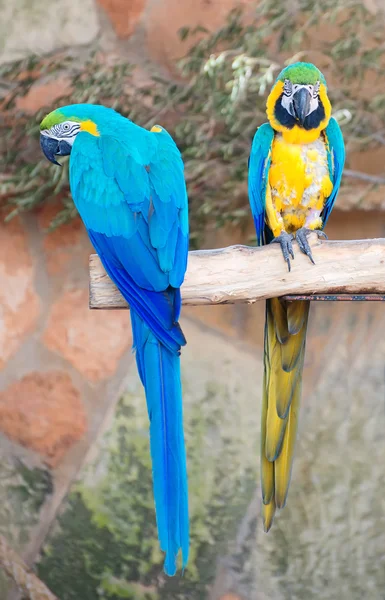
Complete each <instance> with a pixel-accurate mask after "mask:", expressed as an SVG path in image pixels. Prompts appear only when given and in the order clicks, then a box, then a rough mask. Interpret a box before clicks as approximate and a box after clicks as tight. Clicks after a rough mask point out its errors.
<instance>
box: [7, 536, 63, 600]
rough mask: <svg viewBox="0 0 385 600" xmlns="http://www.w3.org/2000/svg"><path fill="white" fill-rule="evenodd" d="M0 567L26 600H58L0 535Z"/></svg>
mask: <svg viewBox="0 0 385 600" xmlns="http://www.w3.org/2000/svg"><path fill="white" fill-rule="evenodd" d="M0 565H1V566H2V567H3V569H4V571H5V572H6V574H7V575H8V577H11V579H13V581H14V582H15V584H16V585H17V587H18V588H19V590H20V591H21V592H23V593H24V594H25V595H26V597H27V598H28V600H59V599H58V597H57V596H55V595H54V594H53V593H52V592H51V591H50V590H49V589H48V588H47V586H46V585H45V584H44V583H43V582H42V581H40V579H39V578H38V577H37V576H36V575H35V573H33V572H32V571H31V569H29V568H28V567H27V565H26V564H25V563H24V561H23V560H22V558H21V557H20V556H19V555H18V554H17V553H16V552H15V551H14V550H12V548H10V546H9V545H8V543H7V541H6V540H5V538H4V537H3V536H2V535H0Z"/></svg>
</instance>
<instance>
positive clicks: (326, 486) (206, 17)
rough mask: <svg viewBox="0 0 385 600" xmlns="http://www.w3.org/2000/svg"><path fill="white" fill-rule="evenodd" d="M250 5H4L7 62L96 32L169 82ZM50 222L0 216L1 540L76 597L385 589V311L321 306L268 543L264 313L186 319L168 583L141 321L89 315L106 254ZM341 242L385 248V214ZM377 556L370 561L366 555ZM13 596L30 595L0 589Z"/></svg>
mask: <svg viewBox="0 0 385 600" xmlns="http://www.w3.org/2000/svg"><path fill="white" fill-rule="evenodd" d="M243 3H244V4H245V5H246V4H249V3H247V2H246V0H244V1H243ZM235 4H236V1H235V0H221V1H218V0H216V1H214V0H185V1H184V2H181V1H179V2H176V1H175V0H164V1H163V2H161V0H99V1H98V2H96V1H93V0H85V1H84V2H83V1H82V2H78V1H77V0H51V2H50V3H48V4H47V3H46V2H45V3H43V2H42V1H41V0H33V2H24V1H23V0H14V1H13V2H12V3H11V2H6V1H5V0H2V1H1V2H0V23H1V28H2V29H1V30H0V39H1V42H0V44H1V45H0V62H6V61H9V60H16V59H18V58H21V57H25V56H28V55H29V54H30V53H31V52H38V53H48V52H56V51H59V50H60V49H61V48H62V47H63V46H71V48H72V49H73V51H74V52H75V51H76V52H78V53H79V56H81V53H82V49H83V47H86V46H87V45H88V44H89V43H91V42H93V41H94V40H96V39H98V40H99V43H100V44H101V45H102V46H103V48H104V49H105V51H106V53H107V54H108V53H111V54H114V53H123V54H124V55H125V56H129V57H130V58H131V59H134V62H135V63H136V64H137V65H138V66H139V67H140V69H141V74H142V76H146V75H147V73H148V70H149V69H151V68H153V66H154V63H157V67H156V68H158V69H160V68H163V69H164V70H169V71H172V70H173V69H174V64H175V63H174V61H175V58H176V57H178V56H180V55H182V54H183V52H184V51H185V49H186V45H185V44H184V43H181V42H180V40H179V38H178V34H177V31H178V29H179V28H180V27H181V26H184V25H192V26H194V25H196V24H198V23H202V24H204V25H205V26H206V27H207V28H209V29H215V28H216V27H217V26H218V25H219V24H220V23H221V22H222V21H223V19H224V17H225V15H226V13H227V12H228V10H229V9H230V8H232V7H233V6H234V5H235ZM250 5H251V4H250ZM371 6H372V8H373V10H376V4H375V2H374V0H371ZM58 56H59V54H58ZM151 60H152V61H153V62H152V63H151V62H150V61H151ZM0 85H1V82H0ZM68 85H69V84H68V79H67V78H66V75H65V73H64V74H63V75H62V76H61V77H60V78H59V79H54V80H50V79H49V78H46V77H44V76H42V78H41V80H39V81H38V83H37V84H36V85H35V86H34V87H33V88H32V89H31V91H30V92H29V94H28V96H27V97H25V98H19V99H18V110H20V111H28V112H31V113H33V112H35V111H36V110H37V109H39V108H41V107H42V106H44V104H45V103H46V102H47V101H48V100H49V101H52V100H54V99H55V98H56V97H59V96H60V95H61V94H62V93H63V92H64V91H67V90H68ZM377 158H378V157H377ZM358 160H359V158H357V161H358ZM372 162H373V157H372V158H371V163H372ZM380 162H381V161H380ZM355 164H356V163H355ZM357 164H360V163H357ZM361 168H362V167H361ZM55 210H56V207H55V206H54V205H52V204H50V203H47V204H46V205H45V206H44V208H43V209H40V210H39V211H36V212H35V213H30V214H28V215H25V216H24V217H23V218H20V219H15V220H13V221H11V222H10V223H8V224H5V223H4V222H3V221H2V220H1V222H0V281H1V286H0V368H1V372H0V456H1V460H0V500H1V502H0V532H1V533H2V534H3V535H5V536H6V537H7V539H9V541H10V542H11V543H12V545H13V546H14V547H15V549H17V550H18V551H20V552H21V553H22V554H23V556H24V558H25V559H26V561H27V562H28V563H29V564H31V565H32V564H34V563H36V564H37V565H38V566H37V569H38V572H39V574H40V576H41V577H42V578H43V579H44V580H45V581H46V582H47V583H48V584H49V585H50V586H51V587H52V589H53V590H54V591H55V592H56V593H57V595H58V596H59V598H60V599H61V600H67V599H68V600H95V598H96V597H100V598H104V599H106V600H116V599H117V598H135V600H140V599H141V598H142V599H143V600H144V599H147V600H148V599H149V598H151V599H154V600H155V599H157V598H159V599H162V598H167V600H169V599H171V600H172V599H173V598H175V599H179V600H181V599H182V598H186V599H187V598H188V599H189V600H195V599H196V600H202V599H203V598H207V599H210V600H219V599H221V600H249V599H251V600H262V598H264V599H267V598H269V599H270V598H271V599H273V598H274V599H279V598H286V597H287V598H293V597H298V598H302V597H304V598H305V597H309V595H312V594H313V595H314V593H316V594H318V595H317V597H320V598H321V597H327V593H326V591H325V589H324V585H323V582H324V581H326V580H327V578H328V577H329V575H330V573H331V572H332V573H333V577H334V579H333V581H334V584H333V585H334V588H333V590H339V593H338V596H339V597H341V598H343V597H349V598H356V597H357V598H361V597H362V593H363V592H362V593H361V588H360V585H361V584H359V582H357V577H356V574H357V573H359V572H360V571H359V569H360V568H361V572H362V574H363V575H362V577H365V581H367V582H368V586H369V585H370V589H372V590H381V591H382V590H383V573H384V572H385V570H384V569H383V564H382V562H381V561H383V546H384V543H385V541H384V536H383V534H382V532H383V528H381V523H383V520H384V518H385V517H384V510H383V506H382V504H381V498H382V495H383V494H382V488H381V486H382V481H383V471H382V470H381V464H382V463H381V455H382V454H383V444H382V441H381V440H382V434H381V432H382V431H383V429H384V415H383V414H382V413H381V408H380V407H381V401H382V398H383V397H384V379H383V365H384V361H385V348H384V344H383V335H382V332H383V331H384V327H385V314H384V311H383V307H382V306H378V305H374V304H369V303H368V304H366V305H354V306H353V305H341V304H339V305H337V304H334V305H326V304H325V305H318V306H313V307H312V316H311V321H310V330H309V336H308V343H307V355H306V356H307V357H306V368H305V386H304V401H303V424H302V429H301V431H300V436H301V441H300V443H299V448H298V455H299V457H298V466H297V467H295V470H294V474H293V491H292V492H291V494H290V498H289V505H288V508H287V509H286V511H285V512H284V513H282V516H281V517H280V518H279V519H278V520H277V526H276V528H275V530H274V531H272V533H271V534H270V535H269V537H268V538H266V537H263V536H262V534H261V533H260V531H259V533H258V534H257V533H256V531H257V530H256V527H257V526H258V529H259V530H260V523H259V491H258V489H257V487H258V486H257V484H256V482H257V481H258V436H259V402H260V389H261V350H262V340H263V319H264V315H263V313H264V307H263V305H261V304H258V305H255V306H248V307H247V306H234V307H231V306H225V307H215V308H214V307H201V308H190V309H188V310H185V311H184V327H185V329H186V334H187V337H188V341H189V344H188V346H187V348H186V350H185V351H184V353H183V358H182V367H183V378H184V389H185V404H186V409H185V420H186V438H187V446H188V455H189V472H190V489H191V514H192V555H191V560H190V565H189V570H188V572H186V574H185V577H184V578H183V579H175V580H171V581H165V580H164V579H163V577H162V574H161V557H160V555H159V552H158V550H157V543H156V538H155V523H154V511H153V507H152V499H151V467H150V463H149V453H148V439H147V420H146V412H145V404H144V398H143V392H142V390H141V387H140V385H139V381H138V377H137V374H136V370H135V366H134V363H133V357H132V353H131V332H130V324H129V315H128V313H126V312H125V311H109V312H108V313H107V312H106V313H104V312H102V311H100V312H96V311H95V312H91V311H89V310H88V270H87V265H88V256H89V254H90V252H91V246H90V244H89V242H88V240H87V238H86V236H85V234H84V231H83V227H82V225H81V223H80V221H79V220H78V219H75V220H74V221H73V222H72V223H70V224H68V225H64V226H61V227H60V228H58V229H57V230H56V231H55V232H53V233H47V232H46V228H47V227H48V225H49V223H50V221H51V218H52V216H53V215H54V214H55ZM249 233H251V229H250V230H249V231H246V232H240V231H234V230H232V231H231V232H228V231H221V232H215V233H211V234H210V236H208V238H207V240H206V246H208V247H209V246H210V247H220V246H223V245H227V244H230V243H244V241H245V239H247V238H248V236H249ZM328 233H329V236H330V237H331V238H346V239H349V238H354V237H362V238H364V237H377V236H384V235H385V221H384V215H383V213H381V212H379V211H378V212H354V213H338V212H335V213H334V214H333V216H332V217H331V219H330V225H329V226H328ZM346 415H349V426H348V425H346V423H347V421H346ZM373 415H374V416H373ZM350 448H351V449H352V450H351V451H352V454H351V453H350ZM381 453H382V454H381ZM373 457H374V458H373ZM367 468H368V469H369V470H367ZM349 478H351V479H349ZM341 482H343V484H341ZM376 482H377V483H376ZM341 486H342V487H341ZM376 486H377V487H376ZM342 488H343V489H342ZM367 492H368V493H367ZM305 496H306V497H305ZM352 497H353V500H354V501H353V502H352ZM308 498H311V500H308ZM351 502H352V503H351ZM350 503H351V506H352V511H353V512H354V511H356V514H357V515H359V519H360V520H359V522H358V521H357V518H356V517H355V516H354V514H351V513H350V512H349V511H346V510H345V507H346V506H350ZM144 528H145V535H144V534H143V530H144ZM339 532H342V533H343V536H342V537H341V540H342V539H343V544H342V541H340V538H339ZM256 535H257V538H256ZM255 539H257V541H258V543H257V544H256V543H255ZM357 539H359V540H360V543H359V544H358V543H355V540H357ZM294 542H295V546H294V548H295V550H294V551H293V553H291V552H290V551H289V547H291V546H292V545H293V543H294ZM350 544H353V545H354V544H355V545H354V552H355V554H354V556H353V558H352V559H351V561H350V562H349V556H348V554H347V550H346V549H348V548H350ZM362 548H365V552H366V554H367V557H369V558H367V559H365V560H361V562H360V552H362ZM328 553H329V554H330V556H334V557H335V561H334V562H338V561H337V559H338V557H339V556H340V554H341V553H342V554H343V560H342V559H341V562H340V565H341V568H337V567H336V566H335V565H334V564H333V561H332V560H329V559H327V556H328ZM293 557H294V558H293ZM325 557H326V558H325ZM355 561H356V562H355ZM314 565H316V566H317V568H314ZM357 565H358V566H357ZM333 568H334V570H333ZM303 573H305V574H306V582H305V583H306V585H305V584H304V587H303V589H302V590H301V589H300V586H298V581H301V576H302V574H303ZM344 577H345V580H344ZM347 581H349V582H350V583H347ZM296 586H297V587H296ZM349 586H350V587H349ZM292 590H295V593H294V592H292ZM333 593H334V591H333ZM373 593H374V594H375V592H373ZM379 593H380V592H379ZM322 594H324V596H322ZM329 597H330V596H329ZM373 597H379V596H378V595H377V596H375V595H374V596H373ZM0 598H1V599H3V598H4V600H16V598H19V596H18V594H17V592H16V591H15V590H13V589H12V586H10V585H9V584H8V583H7V582H6V581H5V580H1V581H0Z"/></svg>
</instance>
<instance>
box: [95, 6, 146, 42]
mask: <svg viewBox="0 0 385 600" xmlns="http://www.w3.org/2000/svg"><path fill="white" fill-rule="evenodd" d="M98 2H99V4H100V6H102V7H103V8H104V10H105V11H106V13H107V14H108V16H109V18H110V20H111V22H112V25H113V27H114V29H115V32H116V34H117V36H118V37H120V38H126V37H129V36H130V35H131V34H132V33H133V31H134V29H135V27H136V25H137V23H138V21H139V19H140V17H141V16H142V13H143V9H144V7H145V4H146V0H129V2H127V0H98Z"/></svg>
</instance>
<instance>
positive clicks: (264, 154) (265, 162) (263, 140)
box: [248, 123, 274, 245]
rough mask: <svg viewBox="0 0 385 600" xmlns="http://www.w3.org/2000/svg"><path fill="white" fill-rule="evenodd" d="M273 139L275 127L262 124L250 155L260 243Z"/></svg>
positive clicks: (251, 189) (252, 202)
mask: <svg viewBox="0 0 385 600" xmlns="http://www.w3.org/2000/svg"><path fill="white" fill-rule="evenodd" d="M273 139H274V129H273V128H272V127H271V125H269V123H265V124H264V125H261V126H260V127H259V128H258V129H257V131H256V133H255V135H254V139H253V144H252V146H251V152H250V157H249V175H248V188H249V200H250V206H251V212H252V214H253V218H254V224H255V229H256V233H257V243H258V245H261V244H262V243H263V232H264V226H265V207H266V186H267V184H268V174H269V168H270V162H271V146H272V143H273Z"/></svg>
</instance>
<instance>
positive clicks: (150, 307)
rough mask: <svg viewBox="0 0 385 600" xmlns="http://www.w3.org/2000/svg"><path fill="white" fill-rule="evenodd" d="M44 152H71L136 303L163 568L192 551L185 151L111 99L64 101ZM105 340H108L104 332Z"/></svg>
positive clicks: (85, 198)
mask: <svg viewBox="0 0 385 600" xmlns="http://www.w3.org/2000/svg"><path fill="white" fill-rule="evenodd" d="M40 144H41V148H42V150H43V152H44V154H45V156H46V157H47V158H48V159H49V160H50V161H51V162H53V163H55V164H59V163H58V162H57V160H56V158H55V157H56V156H63V155H70V165H69V178H70V187H71V193H72V197H73V199H74V202H75V205H76V207H77V209H78V211H79V214H80V216H81V218H82V220H83V222H84V224H85V226H86V229H87V233H88V235H89V237H90V240H91V242H92V244H93V246H94V247H95V250H96V252H97V253H98V255H99V257H100V259H101V261H102V263H103V265H104V268H105V269H106V271H107V273H108V275H109V276H110V278H111V279H112V281H114V283H115V284H116V286H117V287H118V288H119V290H120V292H121V293H122V295H123V297H124V298H125V299H126V300H127V302H128V303H129V305H130V308H131V311H130V312H131V323H132V331H133V339H134V347H135V350H136V362H137V367H138V371H139V375H140V378H141V381H142V383H143V385H144V388H145V392H146V400H147V409H148V416H149V419H150V445H151V457H152V470H153V487H154V497H155V508H156V519H157V526H158V535H159V540H160V546H161V549H162V550H163V551H164V552H165V553H166V558H165V565H164V568H165V571H166V573H167V574H168V575H174V573H175V571H176V557H177V554H178V552H179V550H181V551H182V561H183V566H185V565H186V563H187V558H188V552H189V517H188V491H187V470H186V452H185V445H184V436H183V416H182V389H181V379H180V357H179V355H180V349H181V346H183V345H184V344H185V343H186V340H185V338H184V335H183V332H182V330H181V328H180V326H179V323H178V320H179V314H180V308H181V295H180V286H181V284H182V281H183V278H184V274H185V271H186V266H187V254H188V237H189V226H188V206H187V193H186V185H185V180H184V175H183V170H184V167H183V161H182V157H181V155H180V153H179V150H178V148H177V147H176V144H175V142H174V141H173V139H172V138H171V136H170V135H169V134H168V133H167V131H166V130H165V129H163V128H162V127H159V126H154V127H153V128H152V129H151V131H147V130H145V129H143V128H142V127H139V126H138V125H135V124H134V123H133V122H132V121H130V120H129V119H126V118H125V117H123V116H121V115H120V114H118V113H117V112H115V111H114V110H112V109H111V108H106V107H104V106H97V105H91V104H74V105H71V106H64V107H62V108H60V109H57V110H55V111H53V112H51V113H50V114H49V115H47V116H46V117H45V119H44V120H43V121H42V123H41V125H40ZM100 342H101V343H103V340H100Z"/></svg>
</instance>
